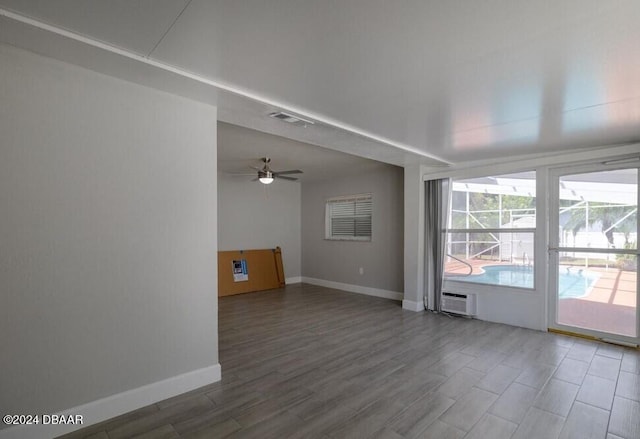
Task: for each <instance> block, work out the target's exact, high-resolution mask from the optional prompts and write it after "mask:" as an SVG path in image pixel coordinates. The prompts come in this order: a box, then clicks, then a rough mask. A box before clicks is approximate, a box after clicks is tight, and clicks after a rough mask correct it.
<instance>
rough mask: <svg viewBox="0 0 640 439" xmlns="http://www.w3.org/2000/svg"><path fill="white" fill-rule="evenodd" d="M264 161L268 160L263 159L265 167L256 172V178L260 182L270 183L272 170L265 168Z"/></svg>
mask: <svg viewBox="0 0 640 439" xmlns="http://www.w3.org/2000/svg"><path fill="white" fill-rule="evenodd" d="M266 163H268V162H267V161H265V169H264V170H262V171H259V172H258V180H259V181H260V183H262V184H271V183H273V172H271V171H270V170H268V168H266Z"/></svg>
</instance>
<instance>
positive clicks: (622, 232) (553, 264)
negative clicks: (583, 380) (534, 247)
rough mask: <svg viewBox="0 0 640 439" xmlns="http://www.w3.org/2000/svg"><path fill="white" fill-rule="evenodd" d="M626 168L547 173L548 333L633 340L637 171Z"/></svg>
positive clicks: (613, 166) (593, 167)
mask: <svg viewBox="0 0 640 439" xmlns="http://www.w3.org/2000/svg"><path fill="white" fill-rule="evenodd" d="M630 163H631V162H630ZM630 163H629V164H626V165H625V164H624V162H618V164H617V166H616V164H609V165H606V164H598V165H590V166H584V167H581V168H571V169H562V170H558V171H557V172H555V173H553V174H552V182H551V193H550V195H551V197H550V201H551V203H550V205H551V210H550V224H549V225H550V229H549V263H550V266H549V274H550V282H549V290H550V293H551V300H550V301H549V303H550V307H549V309H550V318H549V326H550V327H551V328H554V329H560V330H565V331H570V332H575V333H581V334H584V335H590V336H594V337H598V338H604V339H611V340H616V341H622V342H629V343H634V344H637V343H638V337H639V335H640V334H639V333H638V331H639V329H638V321H639V319H638V167H637V165H635V164H634V165H631V164H630ZM635 163H637V162H635ZM623 166H624V167H623ZM631 166H633V167H631ZM621 167H623V168H621Z"/></svg>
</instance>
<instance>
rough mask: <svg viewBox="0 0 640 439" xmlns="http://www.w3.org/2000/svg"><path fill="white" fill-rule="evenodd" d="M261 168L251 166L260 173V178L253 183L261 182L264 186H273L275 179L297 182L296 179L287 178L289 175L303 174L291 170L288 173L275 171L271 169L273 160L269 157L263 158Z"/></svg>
mask: <svg viewBox="0 0 640 439" xmlns="http://www.w3.org/2000/svg"><path fill="white" fill-rule="evenodd" d="M261 160H262V162H263V163H264V165H262V167H261V168H258V167H257V166H249V167H250V168H251V169H255V170H256V171H258V176H257V177H256V178H254V179H253V180H252V181H260V183H262V184H271V183H273V180H274V179H275V178H281V179H283V180H291V181H297V180H298V179H297V178H295V177H287V175H288V174H302V171H301V170H299V169H290V170H288V171H274V170H272V169H271V168H270V167H269V163H271V159H270V158H269V157H263V158H262V159H261Z"/></svg>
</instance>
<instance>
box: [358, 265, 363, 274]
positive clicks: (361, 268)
mask: <svg viewBox="0 0 640 439" xmlns="http://www.w3.org/2000/svg"><path fill="white" fill-rule="evenodd" d="M358 272H359V273H360V275H361V276H362V275H363V274H364V268H363V267H360V270H358Z"/></svg>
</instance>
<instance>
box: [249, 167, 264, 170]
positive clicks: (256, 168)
mask: <svg viewBox="0 0 640 439" xmlns="http://www.w3.org/2000/svg"><path fill="white" fill-rule="evenodd" d="M249 167H250V168H251V169H255V170H256V171H262V168H258V167H257V166H249Z"/></svg>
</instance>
